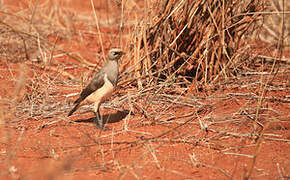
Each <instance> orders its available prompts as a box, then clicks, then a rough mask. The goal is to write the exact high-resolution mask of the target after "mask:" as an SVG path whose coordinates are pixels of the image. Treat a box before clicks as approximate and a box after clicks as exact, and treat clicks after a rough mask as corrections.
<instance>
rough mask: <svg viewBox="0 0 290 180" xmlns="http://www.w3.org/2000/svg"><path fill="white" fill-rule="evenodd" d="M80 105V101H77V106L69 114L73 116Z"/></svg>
mask: <svg viewBox="0 0 290 180" xmlns="http://www.w3.org/2000/svg"><path fill="white" fill-rule="evenodd" d="M79 106H80V103H77V104H76V105H75V107H74V108H73V109H72V110H71V111H70V112H69V113H68V115H67V116H71V115H72V114H73V113H74V112H75V111H76V110H77V109H78V108H79Z"/></svg>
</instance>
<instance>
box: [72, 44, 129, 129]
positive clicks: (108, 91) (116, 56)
mask: <svg viewBox="0 0 290 180" xmlns="http://www.w3.org/2000/svg"><path fill="white" fill-rule="evenodd" d="M124 54H125V52H124V51H122V50H121V49H119V48H113V49H111V50H110V51H109V53H108V57H107V62H106V64H105V65H104V66H103V67H102V68H101V69H100V70H99V71H98V72H97V73H96V74H95V76H94V78H93V79H92V80H91V82H90V83H89V84H88V85H87V87H86V88H85V89H84V90H83V91H82V92H81V93H80V96H79V98H78V99H77V100H75V101H74V108H73V109H72V110H71V111H70V112H69V113H68V116H71V115H72V114H73V113H74V112H75V111H76V110H77V109H78V108H79V107H80V106H82V105H83V104H86V103H94V107H93V110H94V114H95V116H96V118H94V121H95V123H96V126H97V127H98V128H100V129H105V126H104V122H103V119H102V118H101V115H100V105H101V104H102V103H103V102H104V101H105V100H106V99H108V98H109V97H110V96H111V95H112V93H113V91H114V89H115V87H116V86H117V81H118V76H119V63H118V61H119V60H120V59H121V57H122V56H123V55H124Z"/></svg>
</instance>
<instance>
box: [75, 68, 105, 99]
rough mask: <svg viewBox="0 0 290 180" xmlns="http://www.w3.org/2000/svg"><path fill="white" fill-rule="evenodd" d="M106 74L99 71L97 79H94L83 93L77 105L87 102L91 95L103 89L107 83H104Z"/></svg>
mask: <svg viewBox="0 0 290 180" xmlns="http://www.w3.org/2000/svg"><path fill="white" fill-rule="evenodd" d="M104 76H105V73H104V72H102V71H99V72H98V73H97V74H96V75H95V77H94V78H93V79H92V81H91V82H90V84H89V85H88V86H87V87H86V88H85V89H84V90H83V91H82V92H81V95H80V97H79V98H78V99H77V100H76V101H75V102H74V103H75V104H79V103H80V102H82V101H83V100H85V99H86V98H87V97H88V96H89V95H91V94H92V93H93V92H95V91H96V90H98V89H99V88H101V87H102V86H103V85H104V83H105V81H104Z"/></svg>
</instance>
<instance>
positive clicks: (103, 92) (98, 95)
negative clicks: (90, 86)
mask: <svg viewBox="0 0 290 180" xmlns="http://www.w3.org/2000/svg"><path fill="white" fill-rule="evenodd" d="M104 81H105V83H104V85H103V86H102V87H101V88H99V89H97V90H96V91H95V92H93V93H92V94H91V95H90V96H89V97H88V98H87V101H89V102H92V103H93V102H96V103H102V102H103V101H105V100H106V99H107V98H108V97H109V96H111V94H112V93H113V91H114V85H113V84H112V83H111V82H110V81H109V79H108V77H107V74H105V75H104Z"/></svg>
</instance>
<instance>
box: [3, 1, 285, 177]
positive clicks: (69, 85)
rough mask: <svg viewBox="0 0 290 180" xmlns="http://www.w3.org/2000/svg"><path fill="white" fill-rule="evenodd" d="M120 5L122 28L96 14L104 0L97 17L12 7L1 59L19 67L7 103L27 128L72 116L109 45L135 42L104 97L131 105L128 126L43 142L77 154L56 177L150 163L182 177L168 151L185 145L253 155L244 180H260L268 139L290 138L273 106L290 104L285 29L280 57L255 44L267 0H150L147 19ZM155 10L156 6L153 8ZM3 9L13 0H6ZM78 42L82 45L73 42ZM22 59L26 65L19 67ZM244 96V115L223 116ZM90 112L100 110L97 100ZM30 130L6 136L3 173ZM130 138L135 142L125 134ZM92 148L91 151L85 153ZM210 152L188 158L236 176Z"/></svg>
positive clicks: (7, 115)
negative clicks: (207, 157) (223, 109)
mask: <svg viewBox="0 0 290 180" xmlns="http://www.w3.org/2000/svg"><path fill="white" fill-rule="evenodd" d="M108 2H109V3H111V4H112V5H114V6H116V7H117V9H118V13H120V14H119V15H118V16H119V17H120V18H116V17H113V18H111V19H112V21H114V23H113V24H114V25H112V26H109V25H110V22H111V21H109V20H111V19H110V18H108V19H109V20H107V21H104V18H99V16H101V15H98V10H97V9H95V7H96V6H98V5H99V4H98V5H96V4H94V3H93V1H90V5H91V7H92V14H93V15H92V16H89V17H88V16H85V15H82V14H76V13H74V12H73V11H72V10H70V9H66V8H63V7H61V6H60V4H59V3H60V2H59V1H52V2H50V1H47V2H45V3H43V4H42V3H41V4H37V3H36V4H33V3H31V4H29V7H28V8H26V9H24V10H21V11H19V12H17V13H15V14H13V13H10V12H6V11H5V10H3V9H2V10H1V9H0V11H1V12H0V14H1V18H0V29H1V30H0V65H1V68H3V69H4V68H5V69H7V71H6V72H9V75H7V77H4V76H3V75H2V74H1V76H2V78H1V79H4V80H6V81H7V82H8V84H9V85H8V86H7V87H5V88H3V89H4V91H11V90H12V91H13V93H12V95H11V94H10V95H9V96H6V97H2V98H1V102H2V104H1V106H0V126H2V127H7V126H10V127H12V126H14V127H18V125H19V124H18V123H19V122H20V121H26V120H37V121H43V123H42V125H40V126H39V127H38V128H39V129H41V128H45V127H46V126H48V125H53V124H57V123H59V122H62V121H67V118H66V113H67V112H68V111H69V109H70V108H71V101H72V97H73V96H75V95H77V94H78V93H76V89H78V90H80V89H82V88H83V86H84V85H86V84H83V82H86V80H88V79H90V78H91V76H92V74H93V72H95V70H96V69H97V68H96V66H99V65H101V64H102V62H103V59H102V58H103V57H104V54H105V51H106V50H108V49H109V48H110V47H111V46H116V45H120V46H122V45H123V47H128V48H124V49H126V50H127V52H128V53H127V56H126V57H125V58H124V60H123V62H122V64H121V68H120V69H121V77H120V83H119V86H118V90H117V92H116V93H115V94H114V97H113V98H112V99H113V101H112V102H108V103H106V104H104V107H105V108H107V107H109V108H113V109H117V110H122V109H127V110H128V111H129V115H128V116H127V117H126V118H125V119H124V124H123V127H121V128H118V129H113V130H112V132H111V134H106V133H104V132H100V133H99V134H97V135H95V134H92V133H90V132H86V131H85V130H82V129H81V128H80V129H78V130H79V132H80V134H81V136H82V139H81V140H80V141H79V142H78V144H72V145H70V146H67V145H57V146H54V145H49V146H48V147H42V148H44V149H45V150H43V151H45V152H46V153H47V154H46V155H45V156H47V157H49V158H53V159H58V158H59V157H58V156H59V155H58V154H57V153H55V152H57V151H64V150H65V151H67V150H71V151H72V152H73V153H74V154H73V155H71V157H70V156H69V157H61V158H60V159H61V160H62V161H61V162H62V163H60V164H58V165H56V167H58V168H57V169H58V170H57V169H56V168H55V167H53V165H52V167H50V168H49V170H48V171H47V173H46V174H45V176H46V177H47V178H55V177H57V176H58V175H59V176H61V174H63V173H64V172H78V171H86V170H91V169H93V170H100V171H110V170H114V169H117V170H118V172H119V176H118V178H117V179H126V177H127V176H128V175H129V174H130V175H132V176H133V177H135V178H142V177H141V176H142V174H141V175H140V174H138V173H137V170H140V169H146V168H147V164H150V163H151V164H152V162H153V164H154V166H156V167H157V168H158V169H160V171H164V172H170V173H172V174H178V175H180V176H183V175H181V174H182V172H178V171H176V170H171V169H167V168H166V167H163V164H162V159H164V157H163V156H162V155H161V154H160V153H158V151H157V150H158V149H162V148H166V147H167V146H170V145H172V144H182V145H184V146H186V147H190V148H194V147H197V146H199V147H203V148H207V149H210V150H211V151H213V152H216V153H221V154H224V155H225V156H231V155H233V156H241V157H245V158H249V159H250V163H249V168H247V169H246V170H245V172H244V179H250V178H251V177H253V171H254V169H255V164H256V161H257V156H258V155H259V153H260V149H261V146H262V145H263V143H264V142H266V141H268V142H269V141H273V142H274V141H275V142H283V143H289V139H285V138H284V136H283V135H281V134H272V133H267V130H268V129H269V128H271V124H272V123H278V124H279V127H280V128H281V129H283V128H284V123H285V122H287V121H289V115H287V114H283V112H281V111H279V109H273V108H272V107H268V105H269V104H271V103H274V104H277V106H278V105H279V107H280V106H282V105H284V104H287V103H289V102H290V98H289V95H281V96H275V94H274V93H275V92H289V89H290V85H289V83H290V82H289V78H288V77H289V76H290V69H289V59H287V57H284V60H283V54H284V52H283V51H284V48H285V46H284V42H283V41H282V39H283V37H284V34H283V33H282V32H283V26H281V27H280V28H281V29H280V31H279V32H281V33H280V34H279V35H278V36H279V37H280V38H279V39H280V40H279V41H277V42H278V43H277V42H273V43H274V44H275V48H276V50H277V53H276V54H275V56H273V57H270V58H265V57H264V55H263V57H262V55H260V54H256V52H253V48H252V47H251V46H250V45H251V44H249V43H248V41H247V40H249V39H251V38H253V37H252V36H250V35H251V33H252V32H253V27H256V25H257V24H258V23H259V22H260V20H261V18H262V14H263V13H261V11H263V10H264V5H265V4H264V2H263V1H254V3H253V2H250V1H247V0H244V1H231V2H228V1H215V0H212V1H203V0H200V1H184V0H165V1H162V3H161V2H160V3H159V2H153V1H149V0H148V1H146V2H145V5H143V6H144V7H143V8H140V9H139V10H140V12H141V13H142V16H140V15H137V14H136V18H135V19H132V17H131V16H130V17H129V14H130V13H131V12H133V10H134V8H136V9H138V8H139V7H138V5H136V4H134V3H132V2H131V3H132V4H130V3H129V2H127V3H128V4H118V3H117V2H115V1H112V2H111V1H108ZM122 2H123V1H122ZM1 3H2V4H1ZM102 5H103V4H102ZM153 5H154V7H155V8H151V6H152V7H153ZM1 6H2V7H3V6H4V4H3V2H1V1H0V7H1ZM100 6H101V5H100ZM7 9H9V8H7ZM108 11H109V10H108ZM100 19H102V20H100ZM92 22H93V23H92ZM116 24H117V25H116ZM107 26H109V30H108V31H112V32H114V31H117V32H118V34H119V36H120V37H122V39H119V37H115V34H116V33H115V34H114V33H112V34H110V33H109V34H108V33H104V32H102V31H103V30H102V28H108V27H107ZM110 28H111V29H110ZM90 38H92V39H93V40H94V41H97V42H99V44H98V45H97V47H99V50H94V52H95V53H91V54H90V53H89V52H83V51H82V50H75V49H77V48H75V47H78V46H77V44H81V45H88V46H89V44H88V43H87V42H86V41H88V39H90ZM104 39H106V40H107V39H109V40H107V41H105V40H104ZM68 42H72V45H71V46H67V44H68ZM71 48H72V49H73V50H71ZM78 48H80V47H78ZM94 48H95V46H94ZM92 51H93V50H92ZM96 51H97V53H96ZM88 59H97V60H98V61H97V62H96V61H90V60H88ZM281 59H282V60H281ZM19 64H20V65H21V66H20V67H16V66H15V65H19ZM84 72H90V73H84ZM79 75H81V77H78V76H79ZM236 89H238V92H236V91H235V90H236ZM201 90H202V91H203V92H204V93H207V95H204V94H202V93H201V92H200V91H201ZM227 90H229V92H226V91H227ZM232 90H233V91H232ZM223 91H225V92H224V93H216V92H223ZM193 94H194V95H193ZM220 94H222V95H220ZM273 94H274V95H273ZM234 101H237V102H244V103H243V106H242V107H240V108H239V110H238V111H236V112H234V113H229V114H228V115H227V116H223V117H219V116H218V115H216V113H217V111H215V108H216V107H218V106H217V105H218V104H220V103H223V102H234ZM172 109H178V110H186V109H189V111H188V112H189V113H187V114H182V113H175V112H174V111H173V110H172ZM80 111H81V112H82V113H84V112H88V111H90V107H89V106H85V107H83V108H82V109H80ZM249 124H250V125H249ZM151 126H156V127H163V128H164V129H166V130H164V131H162V132H158V133H156V132H154V131H152V130H150V128H148V129H146V130H144V128H143V127H151ZM244 126H245V127H247V129H246V130H245V131H243V132H241V131H240V129H239V128H240V127H244ZM187 127H191V128H187ZM221 127H222V128H221ZM193 129H196V130H195V131H193ZM24 131H26V129H25V128H20V133H18V137H17V138H16V139H17V141H16V145H12V144H13V142H12V141H13V140H12V139H13V138H12V137H10V134H11V132H12V130H9V129H5V130H4V131H1V136H2V138H1V139H0V140H1V142H2V143H4V144H5V145H6V146H7V152H8V151H9V153H7V154H8V157H7V158H4V160H3V162H5V164H7V168H6V169H5V170H3V171H0V175H6V174H11V175H12V176H13V174H14V173H15V171H16V170H13V165H12V164H11V159H13V158H16V157H15V151H16V149H17V146H18V144H19V143H20V142H21V141H22V136H23V134H24ZM130 133H132V134H133V135H132V134H130ZM124 134H126V135H127V139H125V140H123V139H122V140H120V136H122V135H124ZM51 136H54V132H51ZM55 136H56V135H55ZM79 138H81V137H79ZM231 138H240V139H244V138H246V139H247V140H251V141H252V143H249V144H246V145H241V144H239V143H236V142H228V139H231ZM248 146H255V151H254V153H253V154H243V153H239V152H237V151H234V150H235V149H239V148H242V147H248ZM80 148H81V151H79V152H75V151H74V150H76V149H80ZM91 150H92V151H93V152H95V154H91V152H92V151H91ZM124 150H129V151H134V152H135V151H136V152H138V153H139V155H138V156H137V157H135V158H134V160H133V161H132V163H131V164H125V163H122V162H120V159H118V153H119V152H122V151H124ZM139 150H140V151H139ZM232 150H233V151H232ZM1 153H2V152H1ZM110 153H113V155H112V156H113V158H112V159H108V158H107V155H108V154H110ZM114 153H115V154H114ZM83 154H86V155H88V156H89V157H90V160H92V161H93V162H97V163H95V164H94V163H88V165H87V166H85V167H74V166H73V165H72V164H73V163H74V162H75V161H77V160H78V158H82V156H83ZM96 154H97V155H96ZM201 156H202V155H195V154H194V153H192V154H188V158H187V159H184V160H183V161H184V163H185V164H187V165H189V166H190V167H196V168H199V167H204V168H208V169H213V170H215V171H217V172H219V173H221V174H223V175H224V176H225V177H227V178H229V179H232V178H233V177H232V174H231V172H230V170H227V169H223V168H220V167H218V166H214V165H212V164H210V163H206V162H201V160H199V159H202V157H201ZM144 157H150V158H148V159H150V160H146V159H145V158H144ZM144 159H145V160H144ZM171 161H172V162H175V161H176V162H177V161H180V160H179V159H178V160H176V159H174V160H171ZM282 169H283V168H282ZM278 170H279V175H280V178H281V177H284V176H286V174H285V173H284V172H283V170H281V168H280V166H279V167H278ZM28 177H29V176H28ZM185 177H186V178H188V177H190V176H186V175H185ZM14 178H17V177H16V176H15V177H14Z"/></svg>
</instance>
